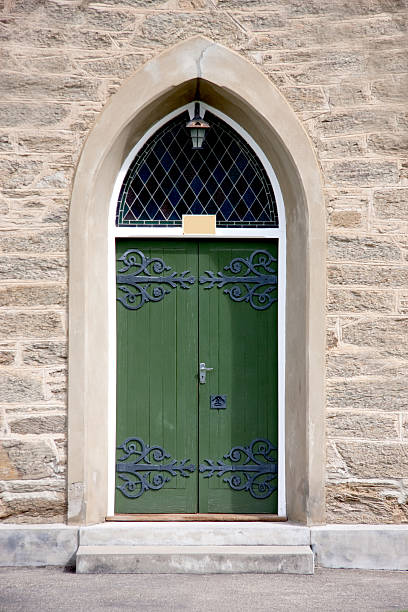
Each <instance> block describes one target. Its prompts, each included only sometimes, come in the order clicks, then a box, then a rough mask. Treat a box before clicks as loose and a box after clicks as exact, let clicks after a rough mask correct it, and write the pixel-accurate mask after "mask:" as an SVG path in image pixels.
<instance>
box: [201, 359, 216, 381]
mask: <svg viewBox="0 0 408 612" xmlns="http://www.w3.org/2000/svg"><path fill="white" fill-rule="evenodd" d="M213 369H214V368H206V366H205V363H204V362H202V363H200V383H201V384H202V385H203V384H204V383H205V382H206V380H207V372H210V371H211V370H213Z"/></svg>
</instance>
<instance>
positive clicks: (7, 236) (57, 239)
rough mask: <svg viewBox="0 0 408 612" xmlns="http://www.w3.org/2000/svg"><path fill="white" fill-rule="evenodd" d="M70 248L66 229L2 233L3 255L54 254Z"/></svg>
mask: <svg viewBox="0 0 408 612" xmlns="http://www.w3.org/2000/svg"><path fill="white" fill-rule="evenodd" d="M67 248H68V236H67V232H66V230H65V229H64V228H53V229H52V230H50V229H48V230H43V231H36V232H30V231H27V230H26V231H20V232H16V231H13V232H0V252H3V253H7V252H9V253H18V252H24V253H52V252H58V251H62V252H65V251H66V250H67Z"/></svg>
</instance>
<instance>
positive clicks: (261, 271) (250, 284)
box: [200, 250, 278, 310]
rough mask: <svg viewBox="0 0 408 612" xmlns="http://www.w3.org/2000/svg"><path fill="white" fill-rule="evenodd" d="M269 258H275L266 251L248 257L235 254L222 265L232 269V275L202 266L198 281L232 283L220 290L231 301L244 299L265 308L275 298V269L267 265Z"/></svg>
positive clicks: (260, 308)
mask: <svg viewBox="0 0 408 612" xmlns="http://www.w3.org/2000/svg"><path fill="white" fill-rule="evenodd" d="M273 262H276V259H275V258H274V257H272V255H271V254H270V253H268V251H261V250H258V251H254V252H253V253H251V255H250V256H249V257H245V258H244V257H236V258H235V259H233V260H232V261H231V262H230V264H229V265H228V266H225V267H224V270H229V271H230V272H232V274H233V275H232V276H231V275H229V274H228V275H227V274H225V273H224V272H217V274H214V272H211V271H210V270H206V272H205V274H203V275H202V276H200V284H205V283H208V286H207V287H204V289H212V288H213V287H214V286H217V287H218V288H219V289H221V288H222V287H225V285H233V286H232V287H229V288H227V289H224V293H226V294H227V295H229V296H230V298H231V299H232V300H234V302H248V303H249V304H250V305H251V306H252V308H255V310H266V309H267V308H269V306H271V305H272V304H273V303H274V302H276V301H277V299H278V298H277V296H276V295H273V292H275V291H276V289H277V286H278V277H277V274H276V270H274V269H273V268H272V267H271V265H272V263H273Z"/></svg>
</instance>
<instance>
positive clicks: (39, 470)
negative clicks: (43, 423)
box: [0, 436, 58, 480]
mask: <svg viewBox="0 0 408 612" xmlns="http://www.w3.org/2000/svg"><path fill="white" fill-rule="evenodd" d="M0 448H1V453H2V458H3V461H2V463H1V464H0V478H1V479H2V480H15V479H16V477H18V478H21V479H22V480H24V479H28V480H33V479H38V478H48V477H50V476H53V475H54V473H55V471H56V470H57V463H58V458H57V449H56V447H55V444H54V442H53V441H52V440H50V439H48V438H44V437H39V436H34V437H31V438H28V437H27V438H24V439H22V438H14V439H13V438H3V439H2V440H0Z"/></svg>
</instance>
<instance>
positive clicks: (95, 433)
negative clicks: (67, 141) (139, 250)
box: [68, 37, 326, 524]
mask: <svg viewBox="0 0 408 612" xmlns="http://www.w3.org/2000/svg"><path fill="white" fill-rule="evenodd" d="M198 78H199V79H200V83H201V86H200V96H201V99H202V100H203V102H205V103H207V104H209V105H210V106H213V107H215V108H217V109H219V110H220V111H221V112H223V113H225V115H227V116H228V117H230V118H231V119H232V120H233V121H235V122H236V123H237V124H239V125H241V126H242V127H243V129H244V130H245V131H246V132H248V134H250V136H251V137H252V138H253V139H254V141H255V142H256V143H257V145H258V146H259V147H260V149H261V150H262V151H263V152H264V154H265V155H266V157H267V159H268V161H269V163H270V164H271V166H272V167H273V169H274V171H275V173H276V175H277V179H278V182H279V185H280V187H281V190H282V194H283V199H284V202H285V210H286V226H287V262H286V280H287V301H286V322H287V333H286V357H287V359H286V364H287V367H286V398H285V404H286V434H285V436H286V481H287V483H288V486H287V515H288V518H289V519H291V520H295V521H300V522H303V523H307V524H313V523H321V522H323V521H324V484H325V483H324V479H325V451H324V447H325V445H324V412H325V403H324V347H325V311H324V304H325V278H326V273H325V261H326V257H325V218H324V203H323V196H322V189H321V177H320V172H319V167H318V163H317V160H316V157H315V154H314V150H313V146H312V144H311V142H310V140H309V138H308V136H307V134H306V132H305V131H304V129H303V127H302V125H301V124H300V122H299V120H298V118H297V117H296V115H295V113H294V112H293V110H292V109H291V108H290V106H289V105H288V103H287V102H286V100H285V98H284V97H283V96H282V95H281V94H280V93H279V91H278V90H277V88H276V87H275V86H274V85H273V84H272V83H271V82H270V81H269V80H268V79H267V78H266V77H265V76H264V75H263V74H262V73H261V72H260V71H259V70H258V69H257V68H255V67H254V66H253V65H252V64H250V63H249V62H248V61H246V60H245V59H243V58H242V57H240V56H239V55H238V54H236V53H233V52H231V51H230V50H228V49H226V48H225V47H222V46H221V45H218V44H216V43H214V42H211V41H209V40H207V39H204V38H202V37H194V38H192V39H189V40H187V41H184V42H182V43H180V44H178V45H176V46H175V47H172V48H171V49H169V50H168V51H166V52H165V53H163V54H161V55H159V56H158V57H156V58H155V59H153V60H151V61H150V62H148V63H147V64H145V65H144V66H143V67H142V68H141V69H140V70H139V71H138V72H136V73H135V75H134V76H133V77H131V78H130V79H128V80H127V81H126V82H125V83H124V84H123V85H122V87H121V88H120V89H119V90H118V92H117V93H116V94H115V95H114V96H113V97H112V98H111V100H110V101H109V102H108V104H107V105H106V107H105V108H104V110H103V112H102V113H101V114H100V116H99V118H98V120H97V122H96V124H95V126H94V128H93V130H92V131H91V133H90V135H89V137H88V139H87V141H86V143H85V145H84V149H83V151H82V154H81V158H80V161H79V164H78V167H77V171H76V175H75V179H74V185H73V193H72V201H71V211H70V229H69V232H70V274H69V276H70V287H69V399H68V521H69V523H70V524H90V523H98V522H101V521H103V520H104V519H105V516H106V515H107V512H108V498H109V495H108V490H109V486H108V480H109V477H108V475H109V453H108V443H109V436H110V435H111V433H110V429H111V427H110V423H109V412H110V411H109V406H110V405H112V401H113V402H114V394H115V389H114V388H112V387H113V386H112V384H109V369H110V364H111V358H112V355H114V351H115V349H114V346H112V338H111V336H110V335H109V325H108V321H109V255H110V249H109V240H108V235H109V222H110V216H109V205H110V200H111V195H112V189H113V185H114V183H115V180H116V178H117V176H118V173H119V170H120V168H121V166H122V164H123V162H124V160H125V158H126V157H127V155H128V154H129V152H130V151H131V150H132V148H133V147H134V146H135V144H136V143H137V142H138V141H139V140H140V138H141V137H142V136H143V135H144V134H145V133H146V131H147V130H148V129H149V128H150V127H151V126H152V125H154V124H155V123H156V122H157V121H158V120H159V119H160V118H162V117H163V116H164V115H167V114H168V113H171V112H172V111H173V110H175V109H177V108H179V107H181V106H183V105H185V104H187V103H189V102H190V101H191V100H193V99H194V95H195V90H196V82H197V79H198Z"/></svg>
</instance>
